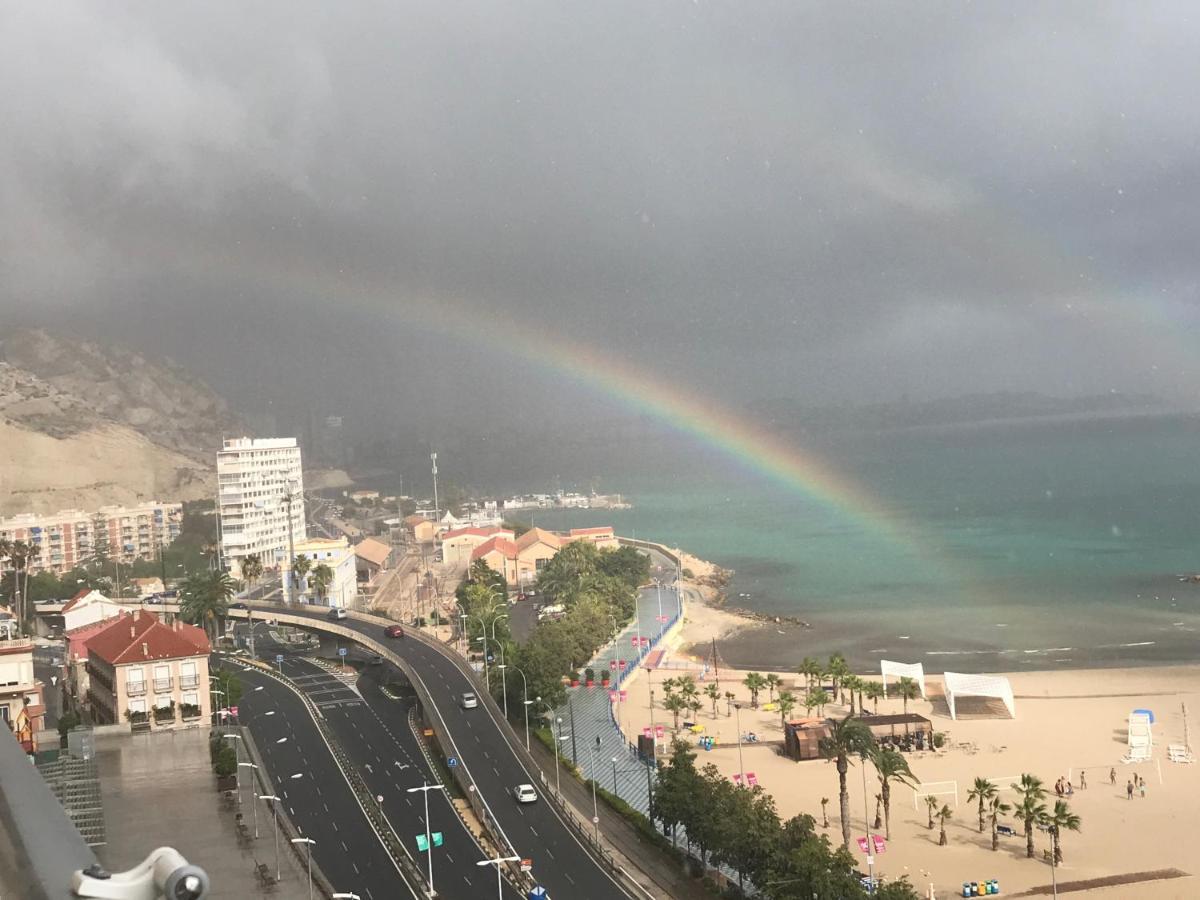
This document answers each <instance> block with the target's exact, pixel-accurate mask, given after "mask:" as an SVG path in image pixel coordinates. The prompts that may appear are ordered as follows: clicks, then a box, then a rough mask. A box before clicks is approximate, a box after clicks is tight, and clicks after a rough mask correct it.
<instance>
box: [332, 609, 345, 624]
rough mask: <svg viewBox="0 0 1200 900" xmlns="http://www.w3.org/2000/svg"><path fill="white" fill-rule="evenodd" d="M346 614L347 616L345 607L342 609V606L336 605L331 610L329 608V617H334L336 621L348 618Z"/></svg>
mask: <svg viewBox="0 0 1200 900" xmlns="http://www.w3.org/2000/svg"><path fill="white" fill-rule="evenodd" d="M346 616H347V613H346V611H345V610H344V609H342V608H341V607H340V606H335V607H333V608H332V609H331V610H329V618H330V619H332V620H333V621H334V622H340V621H341V620H342V619H344V618H346Z"/></svg>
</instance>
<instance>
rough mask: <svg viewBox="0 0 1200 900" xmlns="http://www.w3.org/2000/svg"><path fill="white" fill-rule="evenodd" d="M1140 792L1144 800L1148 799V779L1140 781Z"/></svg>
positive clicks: (1140, 779)
mask: <svg viewBox="0 0 1200 900" xmlns="http://www.w3.org/2000/svg"><path fill="white" fill-rule="evenodd" d="M1138 790H1139V791H1140V792H1141V794H1142V799H1143V800H1145V799H1146V779H1145V778H1139V779H1138Z"/></svg>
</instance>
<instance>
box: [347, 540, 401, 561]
mask: <svg viewBox="0 0 1200 900" xmlns="http://www.w3.org/2000/svg"><path fill="white" fill-rule="evenodd" d="M391 553H392V548H391V547H389V546H388V545H387V544H385V543H383V541H377V540H375V539H374V538H367V539H366V540H364V541H360V542H359V543H357V544H355V545H354V555H355V556H357V557H360V558H361V559H365V560H366V561H367V562H369V563H372V564H374V565H377V566H382V565H383V564H384V563H385V562H387V558H388V557H389V556H390V555H391Z"/></svg>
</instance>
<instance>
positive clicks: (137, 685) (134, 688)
mask: <svg viewBox="0 0 1200 900" xmlns="http://www.w3.org/2000/svg"><path fill="white" fill-rule="evenodd" d="M144 693H146V682H144V681H127V682H125V694H126V695H127V696H129V697H140V696H142V695H143V694H144Z"/></svg>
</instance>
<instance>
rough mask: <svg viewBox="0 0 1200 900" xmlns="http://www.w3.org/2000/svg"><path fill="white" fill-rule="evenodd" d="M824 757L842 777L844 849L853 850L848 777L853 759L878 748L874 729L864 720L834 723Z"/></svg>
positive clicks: (824, 744) (826, 739)
mask: <svg viewBox="0 0 1200 900" xmlns="http://www.w3.org/2000/svg"><path fill="white" fill-rule="evenodd" d="M819 746H820V749H821V756H823V757H824V758H825V759H831V760H834V762H835V763H836V765H837V773H838V802H839V804H840V806H841V812H842V845H843V846H844V847H846V848H849V847H850V792H849V790H847V788H846V773H847V772H849V771H850V757H851V756H862V757H866V756H868V755H870V753H871V750H872V749H873V748H874V746H875V738H874V737H872V736H871V729H870V728H868V727H867V726H866V725H864V724H863V723H862V720H861V719H856V718H855V717H854V716H846V718H844V719H840V720H834V722H833V724H832V725H830V728H829V734H828V735H827V736H825V737H823V738H821V743H820V745H819Z"/></svg>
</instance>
